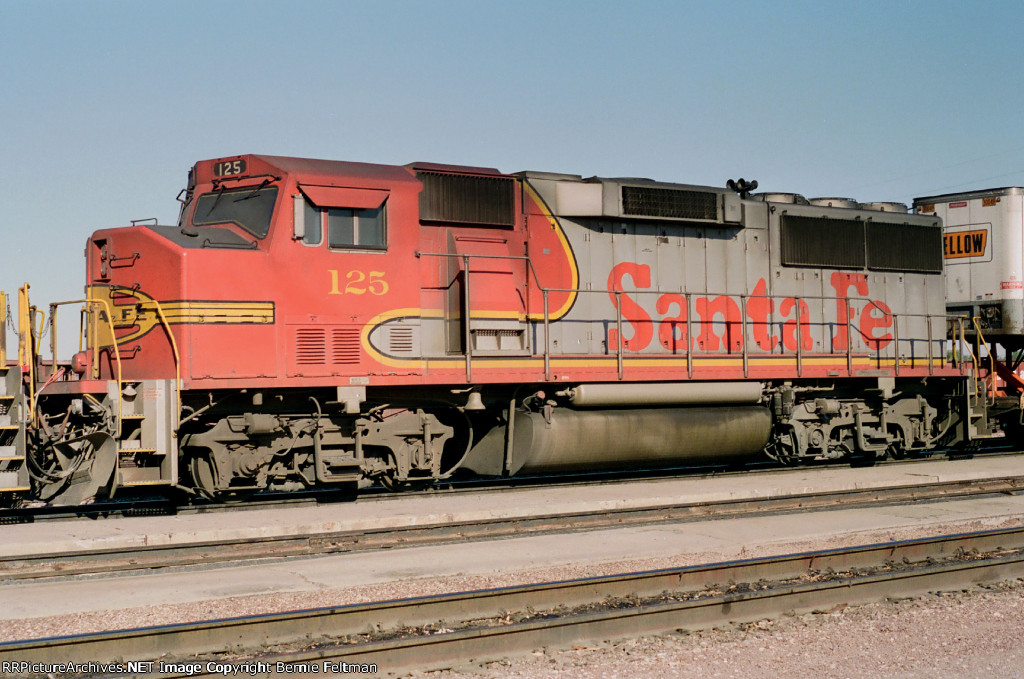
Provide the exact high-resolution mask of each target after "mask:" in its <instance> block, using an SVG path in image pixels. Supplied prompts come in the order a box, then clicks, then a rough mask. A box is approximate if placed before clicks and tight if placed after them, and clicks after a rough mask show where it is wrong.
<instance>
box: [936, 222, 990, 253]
mask: <svg viewBox="0 0 1024 679" xmlns="http://www.w3.org/2000/svg"><path fill="white" fill-rule="evenodd" d="M942 240H943V243H944V250H943V253H942V256H943V257H944V258H945V259H960V258H961V257H981V256H983V255H984V254H985V249H986V248H987V247H988V231H986V230H984V229H980V230H978V231H959V232H956V233H947V234H945V235H944V236H943V237H942Z"/></svg>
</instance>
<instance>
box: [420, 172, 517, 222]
mask: <svg viewBox="0 0 1024 679" xmlns="http://www.w3.org/2000/svg"><path fill="white" fill-rule="evenodd" d="M416 178H417V179H419V180H420V181H421V182H423V192H422V193H420V219H421V220H422V221H429V222H456V223H461V224H481V225H489V226H514V225H515V215H514V214H513V212H514V208H515V201H514V195H515V194H514V188H515V183H514V180H513V179H512V178H511V177H476V176H468V175H459V174H445V173H442V172H417V173H416Z"/></svg>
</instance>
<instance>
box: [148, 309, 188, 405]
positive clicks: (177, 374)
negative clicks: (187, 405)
mask: <svg viewBox="0 0 1024 679" xmlns="http://www.w3.org/2000/svg"><path fill="white" fill-rule="evenodd" d="M153 304H155V305H156V313H157V315H158V316H159V317H160V323H161V324H162V325H163V326H164V330H166V331H167V337H168V339H170V341H171V352H172V353H173V354H174V388H175V392H176V394H177V400H178V410H177V413H178V414H177V415H176V416H175V417H180V416H181V357H180V356H179V355H178V342H177V341H176V340H175V339H174V333H173V332H171V324H170V323H168V322H167V317H166V316H164V310H163V308H162V307H161V306H160V302H158V301H156V300H155V299H154V300H153Z"/></svg>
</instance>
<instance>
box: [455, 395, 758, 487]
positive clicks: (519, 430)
mask: <svg viewBox="0 0 1024 679" xmlns="http://www.w3.org/2000/svg"><path fill="white" fill-rule="evenodd" d="M770 429H771V415H770V414H769V411H768V409H767V408H763V407H760V406H719V407H692V408H655V409H644V410H638V409H628V410H627V409H623V410H597V411H581V410H570V409H567V408H556V409H555V410H553V411H552V412H551V413H550V416H549V417H545V415H544V414H543V413H526V412H517V413H516V415H515V417H514V418H513V427H512V432H511V434H510V435H509V434H508V432H507V431H506V429H505V428H501V429H496V430H494V431H492V432H491V433H490V434H488V436H486V437H485V438H484V439H483V440H482V441H481V442H480V444H478V445H477V446H475V447H474V448H473V450H471V451H470V452H469V453H468V454H467V456H466V459H465V460H464V461H463V463H462V465H461V466H462V467H463V468H465V469H469V470H471V471H474V472H476V473H478V474H485V475H499V474H502V473H503V468H506V469H507V473H508V474H534V473H542V472H565V471H590V470H602V469H623V468H630V467H654V466H669V465H675V464H700V463H722V462H739V461H744V460H750V459H754V458H756V457H757V456H758V454H759V453H760V452H761V450H762V448H763V447H764V446H765V444H766V443H767V442H768V435H769V432H770ZM507 437H510V438H511V440H512V446H511V454H510V455H509V459H507V460H506V459H505V450H506V440H507Z"/></svg>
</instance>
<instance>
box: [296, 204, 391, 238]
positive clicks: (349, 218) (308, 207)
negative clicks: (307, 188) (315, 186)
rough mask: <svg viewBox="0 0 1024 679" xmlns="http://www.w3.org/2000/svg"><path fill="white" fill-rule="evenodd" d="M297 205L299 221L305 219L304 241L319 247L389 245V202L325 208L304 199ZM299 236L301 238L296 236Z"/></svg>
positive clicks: (303, 226) (303, 224) (303, 227)
mask: <svg viewBox="0 0 1024 679" xmlns="http://www.w3.org/2000/svg"><path fill="white" fill-rule="evenodd" d="M300 200H301V201H302V204H301V206H299V205H297V206H296V216H295V219H296V223H298V221H299V220H301V221H302V227H301V228H302V242H303V244H305V245H309V246H317V245H320V244H321V243H323V240H324V229H325V228H326V230H327V245H328V247H330V248H334V249H345V250H351V249H366V250H384V249H386V248H387V244H388V240H387V209H386V208H387V203H384V204H382V205H381V206H380V207H375V208H345V207H327V208H321V207H317V206H316V205H313V203H311V202H309V200H306V199H301V198H300ZM296 237H298V236H297V235H296Z"/></svg>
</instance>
